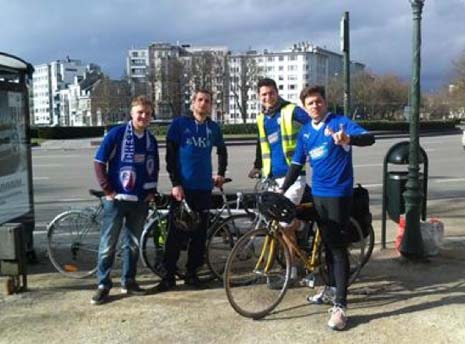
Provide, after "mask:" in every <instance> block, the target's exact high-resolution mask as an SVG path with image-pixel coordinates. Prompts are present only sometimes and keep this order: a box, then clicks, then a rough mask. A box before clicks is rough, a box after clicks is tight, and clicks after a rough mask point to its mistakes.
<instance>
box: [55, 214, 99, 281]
mask: <svg viewBox="0 0 465 344" xmlns="http://www.w3.org/2000/svg"><path fill="white" fill-rule="evenodd" d="M47 240H48V245H47V253H48V257H49V259H50V261H51V263H52V264H53V266H54V267H55V268H56V269H57V271H58V272H59V273H61V274H63V275H64V276H67V277H72V278H85V277H88V276H91V275H93V274H94V273H95V271H96V270H97V256H98V246H99V242H100V223H98V222H97V221H96V218H95V216H93V214H92V213H91V212H89V211H88V210H69V211H66V212H64V213H61V214H59V215H58V216H57V217H55V218H54V219H53V220H52V222H50V224H49V225H48V226H47Z"/></svg>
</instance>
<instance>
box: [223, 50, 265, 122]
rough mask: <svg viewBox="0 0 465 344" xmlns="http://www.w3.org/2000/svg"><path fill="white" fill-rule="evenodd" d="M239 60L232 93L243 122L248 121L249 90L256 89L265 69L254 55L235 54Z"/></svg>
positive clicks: (233, 77) (233, 79)
mask: <svg viewBox="0 0 465 344" xmlns="http://www.w3.org/2000/svg"><path fill="white" fill-rule="evenodd" d="M234 58H235V59H237V60H238V62H239V63H238V67H237V68H238V69H237V70H236V73H234V74H233V75H232V76H231V78H232V80H231V81H232V83H231V84H232V86H231V90H230V91H231V93H232V94H233V99H234V104H235V105H236V107H237V108H238V110H239V112H240V114H241V118H242V121H243V123H246V122H247V118H248V117H249V116H248V113H247V102H248V100H249V91H250V90H251V89H252V90H255V88H256V85H257V82H258V80H259V79H260V78H261V77H262V75H263V71H262V70H261V68H260V67H259V66H258V63H257V61H256V59H255V56H254V55H247V54H246V55H239V56H235V57H234Z"/></svg>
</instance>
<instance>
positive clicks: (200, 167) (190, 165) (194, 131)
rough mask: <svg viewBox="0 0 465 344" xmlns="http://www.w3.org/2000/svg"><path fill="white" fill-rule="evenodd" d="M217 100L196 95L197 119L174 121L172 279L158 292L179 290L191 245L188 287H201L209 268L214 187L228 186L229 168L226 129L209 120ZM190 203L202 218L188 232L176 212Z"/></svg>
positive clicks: (170, 154)
mask: <svg viewBox="0 0 465 344" xmlns="http://www.w3.org/2000/svg"><path fill="white" fill-rule="evenodd" d="M211 106H212V95H211V92H210V91H208V90H206V89H199V90H197V91H195V93H194V95H193V98H192V105H191V110H192V114H189V115H185V116H180V117H178V118H176V119H175V120H173V123H172V124H171V126H170V128H169V129H168V134H167V137H166V167H167V170H168V173H169V177H170V180H171V183H172V185H173V188H172V191H171V194H172V196H173V198H174V200H175V202H174V203H173V204H172V207H171V209H170V229H169V232H168V238H167V241H166V246H165V257H164V265H165V269H166V276H164V278H163V279H162V281H161V282H160V284H159V285H158V286H157V291H166V290H169V289H171V288H173V287H174V286H175V285H176V282H175V272H176V263H177V261H178V259H179V252H180V250H181V246H182V244H183V243H185V242H186V240H187V241H188V260H187V266H186V269H187V273H186V277H185V284H186V285H189V286H193V287H199V286H200V284H201V283H200V280H199V279H198V276H197V270H198V268H199V267H201V266H202V265H203V263H204V256H205V242H206V236H207V227H208V212H209V209H210V206H211V192H212V189H213V186H218V187H220V186H222V185H223V183H224V175H225V173H226V166H227V151H226V146H225V144H224V141H223V135H222V133H221V129H220V127H219V126H218V124H217V123H215V122H214V121H212V120H211V119H210V118H209V117H208V116H209V115H210V112H211ZM213 146H216V147H217V153H218V173H217V174H216V175H214V176H213V173H212V149H213ZM182 200H186V201H187V204H188V206H189V207H190V208H191V209H192V210H194V211H196V212H198V214H199V215H200V222H199V224H198V225H196V227H197V228H190V231H188V232H186V231H183V230H182V229H181V228H177V227H176V225H175V223H174V221H172V219H173V217H174V216H175V215H174V213H175V209H176V207H178V206H180V205H179V202H181V201H182Z"/></svg>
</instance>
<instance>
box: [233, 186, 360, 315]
mask: <svg viewBox="0 0 465 344" xmlns="http://www.w3.org/2000/svg"><path fill="white" fill-rule="evenodd" d="M265 194H273V195H274V196H272V197H276V199H278V200H279V204H286V207H287V208H286V209H287V213H288V214H287V215H288V216H289V212H291V210H292V209H293V211H294V213H293V214H291V216H290V217H287V218H286V219H287V220H288V219H289V218H291V219H292V218H293V217H295V214H296V209H299V211H300V213H299V214H298V218H300V219H302V220H304V221H306V222H307V223H308V227H307V231H306V233H304V236H305V237H304V238H301V239H300V240H299V245H295V244H293V243H292V242H290V241H289V240H287V241H288V242H289V245H290V246H291V248H292V249H293V250H294V252H296V257H297V258H298V259H299V261H300V262H301V264H302V267H303V269H304V270H305V273H306V277H305V278H304V281H306V282H307V285H308V286H310V287H313V286H314V284H315V278H316V275H317V274H319V275H320V277H321V278H322V280H323V281H325V282H327V281H328V272H327V270H326V267H325V266H326V264H325V263H324V258H325V256H324V245H322V242H321V235H320V231H319V228H318V225H317V214H316V212H315V210H314V208H313V204H312V203H307V204H304V205H300V206H297V207H296V206H294V204H293V203H292V202H290V201H289V200H288V199H287V198H285V197H284V196H283V195H280V194H274V193H270V192H264V193H263V194H262V195H261V196H260V197H263V195H265ZM259 208H260V212H261V213H262V214H263V216H265V217H266V218H268V219H269V222H268V224H267V225H266V226H264V227H261V228H258V229H255V230H252V231H250V232H248V233H246V234H244V235H243V236H242V237H241V238H240V239H239V240H238V241H237V243H236V244H235V245H234V248H233V249H232V251H231V254H230V255H229V258H228V260H227V262H226V267H225V272H224V288H225V291H226V296H227V298H228V301H229V303H230V304H231V306H232V307H233V309H234V310H235V311H236V312H237V313H239V314H240V315H242V316H244V317H249V318H253V319H260V318H262V317H264V316H266V315H267V314H269V313H270V312H271V311H272V310H273V309H274V308H275V307H276V306H277V305H278V304H279V303H280V302H281V300H282V299H283V298H284V296H285V294H286V292H287V289H288V286H289V279H290V274H291V258H290V253H289V247H288V246H287V245H286V244H285V241H284V240H285V239H284V238H285V237H286V238H287V234H286V233H285V231H284V230H283V228H282V227H281V225H280V221H283V220H286V219H284V218H283V217H280V215H278V216H276V215H274V214H270V212H269V210H268V209H263V207H260V204H259ZM286 209H281V210H282V211H286ZM351 227H352V229H353V230H356V231H357V234H358V235H359V238H362V239H361V240H360V242H357V243H355V245H349V248H348V251H349V261H350V277H349V282H348V285H350V284H351V283H353V281H354V280H355V279H356V278H357V276H358V274H359V273H360V270H361V268H362V266H363V264H362V263H363V260H364V257H365V249H366V244H367V242H366V238H364V236H363V233H362V232H361V230H360V226H359V225H358V226H357V222H356V220H355V219H351Z"/></svg>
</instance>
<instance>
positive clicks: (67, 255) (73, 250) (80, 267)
mask: <svg viewBox="0 0 465 344" xmlns="http://www.w3.org/2000/svg"><path fill="white" fill-rule="evenodd" d="M89 193H90V194H91V195H92V196H94V197H96V198H97V199H98V200H99V203H98V205H96V206H91V207H87V208H84V209H72V210H68V211H65V212H63V213H61V214H59V215H57V216H56V217H55V218H54V219H53V220H52V221H51V222H50V223H49V225H48V226H47V240H48V245H47V253H48V257H49V259H50V261H51V263H52V265H53V266H54V267H55V268H56V269H57V271H58V272H60V273H61V274H63V275H65V276H67V277H72V278H85V277H88V276H91V275H93V274H94V273H95V271H96V270H97V255H98V246H99V242H100V228H101V224H102V216H103V198H104V196H105V195H104V193H103V192H102V191H97V190H89ZM166 203H167V198H166V196H158V197H157V198H156V202H152V203H150V204H149V212H148V215H147V221H146V223H145V225H144V228H146V227H147V226H149V225H150V224H151V223H153V221H154V219H159V218H162V217H163V216H166V213H167V212H165V214H163V212H161V211H160V210H159V207H160V206H163V205H166ZM160 236H161V237H163V236H165V237H166V233H160ZM160 240H163V238H160ZM119 256H121V247H120V246H119V245H118V246H117V253H116V255H115V257H119Z"/></svg>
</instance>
